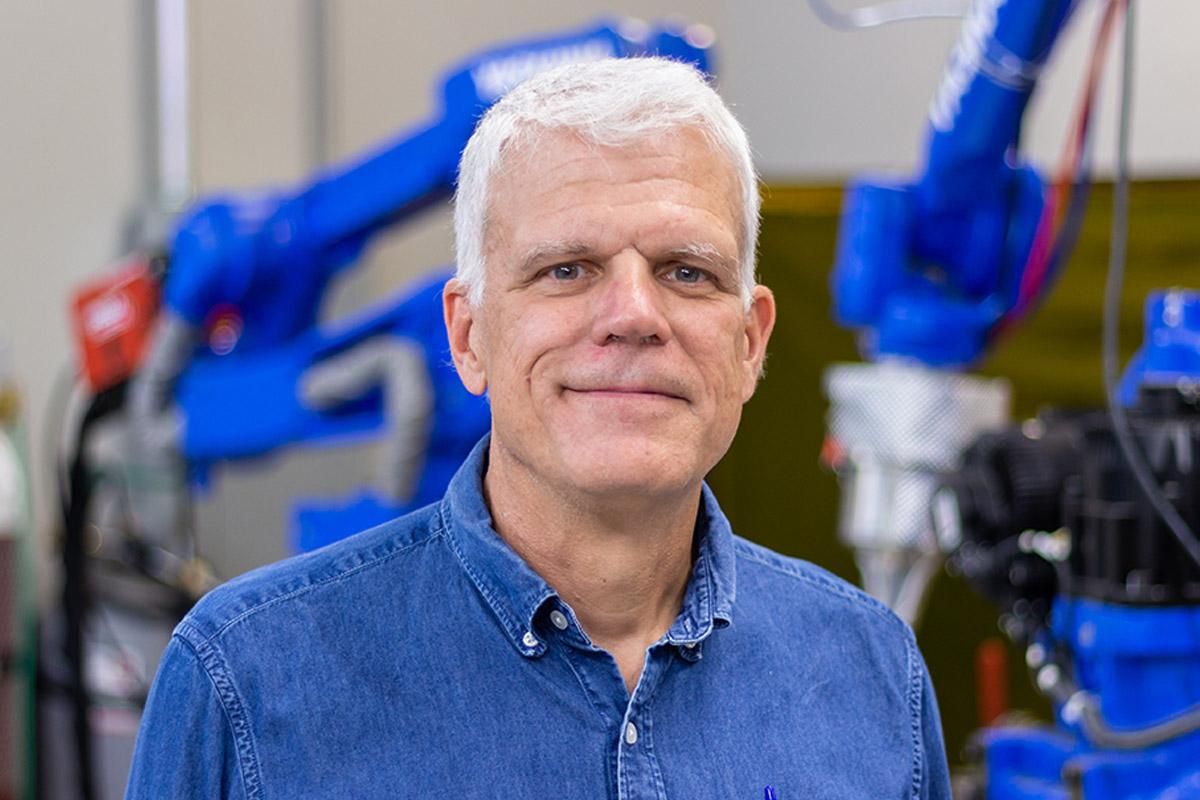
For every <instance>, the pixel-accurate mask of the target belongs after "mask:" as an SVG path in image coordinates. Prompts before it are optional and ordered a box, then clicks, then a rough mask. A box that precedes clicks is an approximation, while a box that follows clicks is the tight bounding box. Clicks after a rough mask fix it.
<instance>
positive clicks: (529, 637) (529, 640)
mask: <svg viewBox="0 0 1200 800" xmlns="http://www.w3.org/2000/svg"><path fill="white" fill-rule="evenodd" d="M521 644H523V645H525V646H526V647H537V646H538V640H537V637H536V636H534V635H533V634H532V633H530V632H529V631H525V635H524V636H522V637H521Z"/></svg>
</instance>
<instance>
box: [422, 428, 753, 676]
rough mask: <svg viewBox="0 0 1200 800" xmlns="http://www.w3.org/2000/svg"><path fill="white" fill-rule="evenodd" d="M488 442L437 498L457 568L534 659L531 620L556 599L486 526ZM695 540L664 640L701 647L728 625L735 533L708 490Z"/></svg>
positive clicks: (537, 641) (536, 640)
mask: <svg viewBox="0 0 1200 800" xmlns="http://www.w3.org/2000/svg"><path fill="white" fill-rule="evenodd" d="M490 441H491V437H490V435H489V436H484V437H483V439H481V440H480V441H479V443H478V444H476V445H475V449H474V450H472V451H471V454H470V455H469V456H468V457H467V460H466V461H465V462H463V465H462V466H461V467H460V468H459V470H458V472H457V473H456V474H455V476H454V478H453V479H452V480H451V481H450V486H449V488H448V489H447V490H446V497H445V499H444V500H443V501H442V507H441V514H442V521H443V524H444V527H445V531H446V537H447V541H448V542H449V545H450V547H451V548H452V549H453V551H454V553H455V555H456V556H457V557H458V560H459V562H460V563H461V564H462V567H463V570H464V571H465V572H466V573H467V575H468V576H469V577H470V579H471V581H472V582H473V583H474V584H475V586H476V587H477V588H478V589H479V593H480V594H481V595H482V596H483V598H484V600H485V601H486V602H487V604H488V606H489V607H491V609H492V611H493V613H495V615H496V618H497V619H498V620H499V621H500V624H501V626H502V627H503V628H504V630H505V632H506V633H507V634H508V637H509V639H510V640H511V641H512V643H513V645H514V646H515V647H516V648H517V649H518V650H519V651H520V652H521V653H522V654H523V655H526V656H530V657H534V656H540V655H541V654H542V653H544V652H545V650H546V645H545V642H543V641H542V640H541V638H540V637H539V636H537V635H536V631H535V628H534V619H535V617H537V615H538V612H539V611H540V610H541V609H542V608H543V607H544V606H545V605H546V604H547V603H548V602H550V601H552V600H555V599H557V597H558V595H557V593H556V592H555V591H554V590H553V589H552V588H550V586H549V584H547V583H546V582H545V581H544V580H543V579H542V578H541V576H539V575H538V574H537V573H536V572H534V571H533V570H532V569H531V568H530V567H529V565H528V564H526V563H525V562H524V560H522V559H521V557H520V556H519V555H517V553H516V552H515V551H514V550H513V549H512V548H511V547H509V546H508V543H507V542H505V541H504V540H503V539H502V538H500V535H499V534H497V533H496V530H495V528H494V527H493V526H492V515H491V512H490V511H489V510H488V507H487V503H486V502H484V499H483V476H484V473H485V471H486V469H487V457H488V444H489V442H490ZM695 541H696V545H695V547H694V549H695V553H696V556H695V561H694V562H693V564H692V574H691V577H690V578H689V580H688V586H687V590H686V591H685V592H684V598H683V606H682V608H681V609H680V612H679V616H678V617H676V619H675V623H674V624H673V625H672V626H671V628H670V630H668V631H667V635H666V641H667V642H668V643H670V644H676V645H687V644H694V643H696V642H700V641H702V640H704V639H705V638H707V637H708V635H709V634H710V633H712V631H713V628H714V627H724V626H725V625H728V624H729V623H730V622H731V621H732V613H733V601H734V594H735V582H734V552H733V548H734V544H733V531H732V530H731V529H730V527H729V521H728V520H727V519H726V518H725V515H724V513H722V511H721V508H720V506H719V505H718V504H717V500H716V498H715V497H714V496H713V494H712V491H711V490H709V488H708V486H707V485H705V486H704V487H703V488H702V492H701V502H700V513H699V515H698V516H697V519H696V540H695Z"/></svg>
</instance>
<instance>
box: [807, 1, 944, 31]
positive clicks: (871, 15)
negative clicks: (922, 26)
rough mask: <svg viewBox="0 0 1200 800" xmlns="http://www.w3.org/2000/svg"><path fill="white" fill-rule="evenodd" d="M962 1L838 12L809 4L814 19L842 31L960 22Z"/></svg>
mask: <svg viewBox="0 0 1200 800" xmlns="http://www.w3.org/2000/svg"><path fill="white" fill-rule="evenodd" d="M964 5H965V4H964V3H963V0H891V2H888V3H876V4H875V5H873V6H865V7H863V8H855V9H852V10H850V11H839V10H838V9H836V8H833V7H831V6H830V5H829V3H827V2H826V0H808V6H809V8H811V9H812V10H813V13H814V14H816V15H817V18H818V19H820V20H821V22H824V23H825V24H826V25H828V26H829V27H831V28H836V29H837V30H842V31H852V30H861V29H863V28H878V27H879V26H881V25H890V24H892V23H894V22H911V21H913V20H920V19H962V18H963V16H964V15H965V13H966V9H965V8H964Z"/></svg>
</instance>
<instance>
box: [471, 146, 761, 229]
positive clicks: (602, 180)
mask: <svg viewBox="0 0 1200 800" xmlns="http://www.w3.org/2000/svg"><path fill="white" fill-rule="evenodd" d="M517 148H518V149H517V150H516V151H515V152H512V153H508V154H506V156H505V157H504V158H503V159H502V164H501V165H500V166H499V168H498V170H497V172H496V174H495V176H494V179H493V181H492V184H491V191H490V196H489V198H488V213H487V214H486V218H485V228H484V236H485V240H486V246H487V248H488V249H490V248H491V247H495V246H499V245H501V244H502V243H503V244H506V245H508V244H519V245H520V246H521V247H522V248H525V247H530V246H537V245H539V244H540V242H539V241H529V240H530V239H534V240H539V239H541V238H542V237H541V229H542V228H543V227H544V226H543V225H542V223H543V222H544V221H545V220H544V217H546V216H554V217H556V220H555V221H556V222H560V221H561V219H560V218H562V217H571V216H572V215H571V214H570V212H571V211H572V210H574V209H575V208H577V207H578V208H586V207H587V206H589V205H590V204H591V202H590V201H591V200H592V193H593V192H594V191H595V189H596V187H602V188H606V189H607V188H616V189H617V190H618V191H621V190H624V192H625V194H626V195H627V200H628V201H629V202H638V201H653V200H662V201H665V202H672V201H680V202H682V203H684V204H687V203H694V202H702V203H705V204H707V205H709V206H714V205H715V206H719V210H718V209H717V208H712V209H711V210H712V211H713V213H714V214H715V215H717V216H719V217H720V218H722V219H724V220H727V221H729V222H731V223H732V224H733V226H734V229H735V231H736V235H737V238H738V239H739V241H740V238H741V234H742V231H741V228H742V215H741V199H742V198H741V196H740V185H739V182H738V180H737V176H736V173H735V171H734V168H733V165H732V163H731V160H730V159H729V158H728V157H727V156H726V154H724V153H722V152H720V151H719V150H718V149H717V148H715V147H714V146H713V145H712V144H711V143H710V142H709V141H708V140H707V138H706V137H705V136H704V135H703V133H701V132H700V131H699V130H696V129H692V128H674V129H670V130H668V131H664V132H662V133H661V135H653V136H651V135H647V136H644V137H639V138H637V139H634V140H632V141H630V142H628V143H623V144H618V145H611V144H597V143H595V142H592V141H590V140H588V139H587V138H585V137H584V136H582V135H580V134H578V133H576V132H573V131H546V132H544V133H543V134H542V135H540V136H538V137H535V138H531V139H528V140H524V141H522V143H521V144H519V145H518V146H517ZM702 195H703V196H702ZM605 198H606V199H607V198H608V195H607V194H606V195H605ZM535 209H536V212H537V213H532V212H534V211H535ZM597 212H598V213H597V217H596V218H595V219H591V218H589V216H588V215H587V214H586V213H584V214H579V215H574V216H573V217H572V222H573V223H574V224H573V226H572V227H573V231H572V233H571V236H570V239H571V240H573V241H575V242H589V243H590V244H592V245H595V244H596V242H595V241H594V240H597V239H599V238H602V234H603V230H602V229H603V227H604V223H603V221H602V216H603V214H602V213H600V212H602V209H597ZM496 223H501V224H499V225H497V224H496ZM516 228H520V229H521V232H522V235H521V236H519V237H517V238H519V239H521V240H522V241H520V242H514V241H513V238H514V237H513V234H514V233H515V232H516V230H515V229H516ZM551 238H554V239H555V241H556V242H558V243H561V241H563V237H561V236H560V237H551ZM703 238H704V237H699V239H698V238H697V237H696V236H695V234H694V233H693V234H691V235H689V237H688V238H687V240H686V241H684V242H683V244H695V245H696V246H698V247H699V246H708V247H711V246H713V243H712V242H705V241H702V240H703ZM501 240H503V241H501ZM552 244H553V243H552ZM677 245H678V243H677Z"/></svg>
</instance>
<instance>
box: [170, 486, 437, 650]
mask: <svg viewBox="0 0 1200 800" xmlns="http://www.w3.org/2000/svg"><path fill="white" fill-rule="evenodd" d="M442 530H443V525H442V515H441V504H440V503H439V504H433V505H430V506H426V507H425V508H422V509H419V510H417V511H414V512H412V513H411V514H407V515H405V516H403V517H398V518H396V519H393V520H390V521H388V522H385V523H383V524H382V525H378V526H376V527H374V528H370V529H368V530H365V531H362V532H360V533H356V534H354V535H353V536H349V537H347V538H346V539H343V540H341V541H339V542H336V543H334V544H331V545H329V546H327V547H323V548H321V549H320V550H315V551H313V552H311V553H305V554H302V555H298V556H292V557H291V558H287V559H284V560H283V561H278V562H275V563H273V564H268V565H266V566H263V567H259V568H258V569H254V570H251V571H250V572H247V573H245V574H243V575H240V576H238V577H236V578H233V579H232V580H230V581H228V582H226V583H223V584H221V585H220V586H218V587H217V588H215V589H213V590H212V591H211V592H209V593H208V594H206V595H205V596H204V597H203V598H201V599H200V601H199V602H198V603H196V605H195V606H194V607H193V608H192V610H191V611H189V612H188V614H187V615H186V616H185V617H184V619H183V621H182V622H180V624H179V626H178V628H177V629H176V633H177V634H179V635H181V636H183V638H185V639H187V640H188V641H189V643H191V644H192V645H193V646H195V645H196V644H198V643H199V642H200V641H210V640H212V639H214V638H218V637H220V636H221V635H222V634H223V633H224V632H225V631H227V630H228V629H230V628H232V627H234V626H237V625H240V624H243V623H246V622H248V621H250V620H254V621H255V622H259V623H262V624H271V623H270V619H265V620H264V619H263V618H264V617H267V618H273V617H275V616H276V615H278V614H279V613H284V614H287V613H289V609H290V608H291V607H293V606H294V605H296V604H297V603H305V604H306V605H311V604H312V603H311V602H310V601H312V595H313V594H314V593H315V592H318V591H320V590H328V589H332V590H333V591H335V592H337V594H338V595H339V596H338V598H337V599H336V600H328V599H322V601H321V604H324V605H331V606H336V605H340V604H342V603H345V602H347V601H352V600H353V599H354V598H355V596H356V595H361V596H363V598H362V599H363V600H366V596H368V595H370V594H371V593H372V591H374V589H376V588H381V586H382V585H383V584H388V585H392V586H393V588H394V583H393V582H394V581H396V580H397V576H396V574H395V571H394V570H393V569H388V567H389V566H391V567H396V565H397V563H398V562H399V563H400V564H403V559H404V557H405V556H406V555H408V554H411V553H414V552H417V551H419V550H421V549H422V548H424V547H426V546H428V545H429V544H431V543H433V542H435V541H437V540H438V538H439V537H440V535H441V533H442ZM401 568H402V567H401ZM377 584H378V585H379V586H377Z"/></svg>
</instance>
